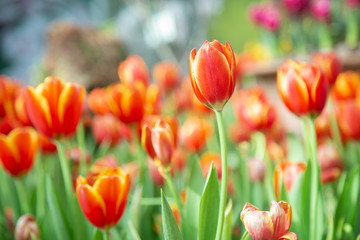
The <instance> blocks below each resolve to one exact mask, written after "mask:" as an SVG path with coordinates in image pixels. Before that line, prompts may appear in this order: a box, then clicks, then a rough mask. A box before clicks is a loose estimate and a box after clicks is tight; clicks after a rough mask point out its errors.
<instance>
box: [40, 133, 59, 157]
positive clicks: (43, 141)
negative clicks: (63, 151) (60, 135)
mask: <svg viewBox="0 0 360 240" xmlns="http://www.w3.org/2000/svg"><path fill="white" fill-rule="evenodd" d="M39 148H40V151H41V152H42V153H43V154H46V153H56V152H57V147H56V145H55V144H54V143H53V142H52V140H51V139H50V138H48V137H46V136H44V135H43V134H39Z"/></svg>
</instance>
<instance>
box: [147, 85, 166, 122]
mask: <svg viewBox="0 0 360 240" xmlns="http://www.w3.org/2000/svg"><path fill="white" fill-rule="evenodd" d="M161 106H162V92H161V89H160V88H159V86H158V85H156V84H151V85H150V86H149V87H148V88H147V89H146V93H145V102H144V113H145V114H146V115H152V114H160V112H161Z"/></svg>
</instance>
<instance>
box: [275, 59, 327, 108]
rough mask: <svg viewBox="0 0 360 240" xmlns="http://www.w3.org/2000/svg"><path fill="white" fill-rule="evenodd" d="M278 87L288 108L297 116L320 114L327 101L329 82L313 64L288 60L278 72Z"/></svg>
mask: <svg viewBox="0 0 360 240" xmlns="http://www.w3.org/2000/svg"><path fill="white" fill-rule="evenodd" d="M277 86H278V91H279V93H280V96H281V98H282V100H283V102H284V103H285V105H286V107H287V108H288V109H289V110H290V111H291V112H292V113H294V114H296V115H306V114H319V113H320V112H321V111H322V109H323V108H324V106H325V103H326V99H327V89H328V84H327V81H326V79H325V77H324V75H323V73H322V71H321V70H320V68H319V67H318V66H316V65H313V64H307V63H304V62H295V61H292V60H287V61H286V62H285V63H284V64H283V65H282V66H281V67H280V68H279V69H278V72H277Z"/></svg>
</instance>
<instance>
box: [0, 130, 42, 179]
mask: <svg viewBox="0 0 360 240" xmlns="http://www.w3.org/2000/svg"><path fill="white" fill-rule="evenodd" d="M37 148H38V135H37V133H36V131H35V130H34V129H33V128H30V127H23V128H16V129H14V130H12V131H11V132H10V133H9V135H7V136H5V135H3V134H0V161H1V163H2V166H3V168H4V170H5V171H6V172H8V173H9V174H10V175H12V176H13V177H20V176H22V175H24V174H26V173H27V172H29V171H30V169H31V168H32V166H33V164H34V161H35V155H36V152H37Z"/></svg>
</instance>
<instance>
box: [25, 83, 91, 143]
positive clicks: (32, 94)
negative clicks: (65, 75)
mask: <svg viewBox="0 0 360 240" xmlns="http://www.w3.org/2000/svg"><path fill="white" fill-rule="evenodd" d="M84 98H85V88H84V87H82V86H80V85H78V84H75V83H64V82H62V81H61V80H60V79H58V78H55V77H47V78H46V79H45V81H44V83H43V84H40V85H39V86H38V87H37V88H36V89H35V88H33V87H27V89H26V94H25V100H26V101H25V105H26V110H27V112H28V114H29V118H30V120H31V122H32V124H33V125H34V126H35V128H36V129H37V130H38V131H39V132H40V133H42V134H44V135H45V136H47V137H50V138H56V137H58V136H70V135H73V134H74V133H75V131H76V128H77V125H78V123H79V120H80V116H81V110H82V106H83V101H84Z"/></svg>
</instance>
